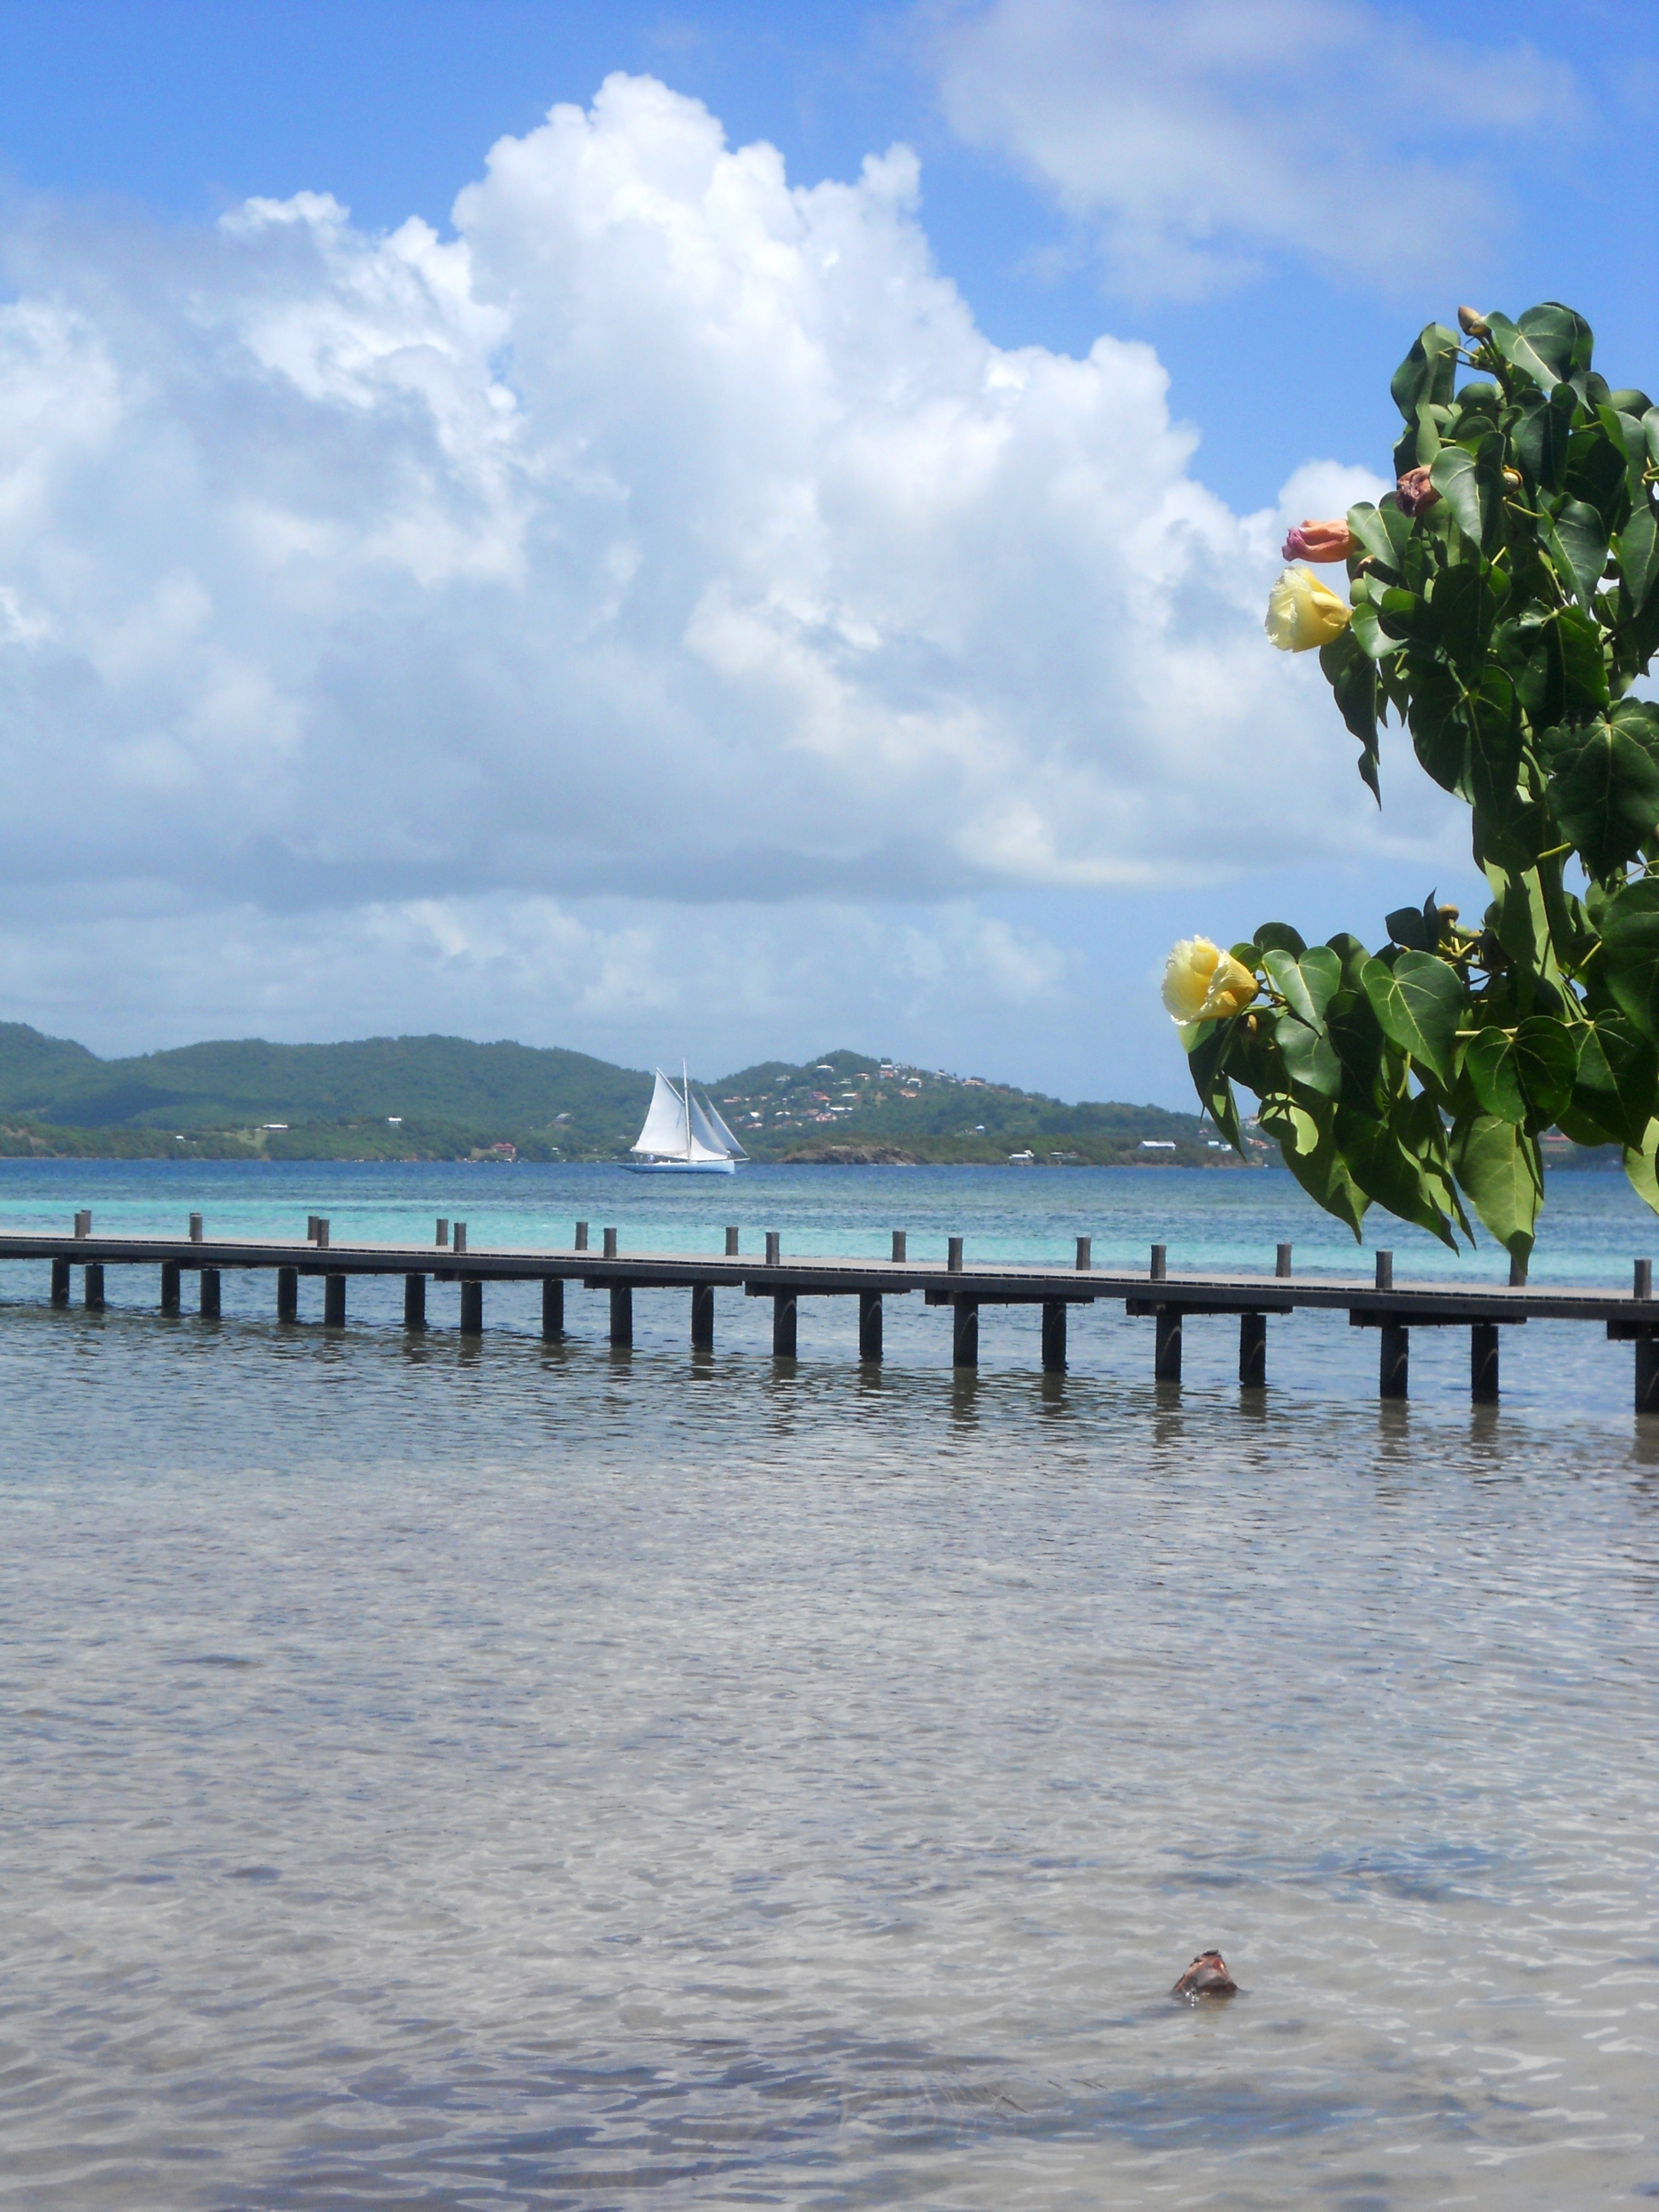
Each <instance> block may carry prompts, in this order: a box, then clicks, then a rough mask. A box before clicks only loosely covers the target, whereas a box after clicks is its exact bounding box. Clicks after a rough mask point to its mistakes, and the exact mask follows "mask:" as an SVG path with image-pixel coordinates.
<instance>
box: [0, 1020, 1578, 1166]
mask: <svg viewBox="0 0 1659 2212" xmlns="http://www.w3.org/2000/svg"><path fill="white" fill-rule="evenodd" d="M651 1081H652V1078H651V1076H650V1074H649V1072H647V1071H642V1070H639V1069H633V1068H623V1067H618V1066H614V1065H612V1064H611V1063H610V1062H608V1061H603V1060H598V1059H594V1058H592V1057H590V1056H588V1055H587V1054H584V1053H578V1052H566V1051H563V1050H560V1049H557V1048H553V1049H546V1050H543V1049H539V1048H534V1047H532V1046H526V1045H518V1044H513V1043H510V1042H503V1043H495V1044H477V1043H474V1042H473V1041H471V1040H470V1039H467V1038H462V1037H376V1038H369V1039H366V1040H364V1041H361V1042H357V1043H348V1044H335V1045H279V1044H270V1043H267V1042H265V1041H263V1040H260V1039H243V1040H238V1041H230V1042H223V1043H209V1044H199V1045H185V1046H180V1047H178V1048H175V1049H173V1050H171V1051H166V1052H156V1053H147V1054H143V1055H141V1056H134V1057H133V1058H129V1059H123V1060H104V1059H100V1058H99V1057H98V1056H96V1054H95V1053H92V1052H90V1051H88V1048H86V1047H85V1046H84V1045H80V1044H75V1043H73V1042H71V1041H67V1040H65V1039H61V1038H54V1037H48V1036H45V1035H44V1034H42V1032H40V1031H39V1030H36V1029H33V1028H31V1027H29V1026H28V1025H27V1024H25V1023H20V1022H4V1023H0V1160H6V1159H102V1160H146V1159H148V1160H160V1159H174V1160H180V1159H188V1160H247V1161H259V1160H269V1161H279V1160H340V1161H350V1162H365V1161H374V1160H386V1161H457V1160H465V1161H472V1162H477V1163H480V1164H501V1165H511V1164H515V1163H516V1162H518V1161H531V1162H554V1161H557V1162H569V1163H577V1164H595V1163H600V1162H606V1161H611V1162H618V1161H623V1160H626V1158H627V1156H628V1148H629V1147H630V1145H631V1144H632V1143H633V1141H634V1137H635V1136H636V1135H637V1133H638V1129H639V1125H640V1120H641V1116H642V1115H643V1113H644V1111H645V1108H646V1104H647V1102H648V1101H649V1096H650V1091H651ZM708 1089H709V1092H710V1095H711V1096H712V1097H713V1098H714V1099H715V1101H716V1102H717V1103H718V1105H719V1108H720V1110H721V1112H722V1114H723V1115H724V1116H725V1117H726V1119H727V1121H728V1122H730V1124H731V1125H732V1127H733V1129H734V1130H735V1131H736V1133H737V1134H738V1136H739V1137H740V1138H741V1141H742V1143H743V1145H744V1148H745V1149H746V1150H747V1151H748V1152H749V1156H750V1157H751V1158H752V1159H754V1160H756V1161H757V1162H759V1163H765V1164H773V1163H775V1164H786V1165H804V1166H821V1167H867V1166H893V1167H902V1166H918V1167H920V1166H1006V1165H1008V1164H1010V1162H1014V1163H1017V1164H1020V1165H1022V1166H1029V1167H1033V1168H1037V1167H1121V1166H1140V1167H1205V1168H1228V1169H1233V1170H1239V1169H1246V1168H1254V1167H1263V1166H1272V1167H1277V1166H1279V1156H1278V1151H1277V1148H1276V1147H1272V1146H1270V1145H1268V1144H1266V1143H1264V1142H1263V1141H1262V1140H1261V1139H1259V1138H1258V1137H1256V1135H1255V1133H1254V1132H1253V1131H1250V1130H1248V1129H1247V1130H1246V1131H1245V1132H1244V1133H1243V1135H1244V1143H1245V1147H1246V1149H1245V1152H1244V1153H1243V1155H1242V1156H1241V1155H1240V1153H1239V1152H1238V1151H1235V1150H1234V1149H1233V1147H1232V1146H1231V1145H1229V1144H1227V1143H1225V1141H1223V1140H1222V1139H1221V1138H1220V1137H1219V1136H1218V1134H1217V1131H1216V1129H1215V1126H1214V1125H1213V1124H1212V1123H1210V1121H1208V1119H1207V1118H1205V1117H1204V1116H1203V1115H1202V1114H1194V1113H1179V1112H1173V1111H1171V1110H1169V1109H1167V1108H1164V1107H1160V1106H1135V1105H1128V1104H1125V1103H1121V1102H1087V1101H1086V1102H1079V1103H1076V1104H1070V1103H1067V1102H1065V1101H1064V1100H1062V1099H1056V1098H1049V1097H1047V1096H1045V1095H1043V1094H1041V1093H1039V1092H1031V1091H1022V1090H1018V1089H1017V1088H1015V1087H1013V1086H1011V1085H1009V1084H1002V1083H992V1082H989V1081H987V1080H986V1079H983V1078H980V1077H978V1076H962V1075H956V1074H953V1073H951V1072H949V1071H946V1070H943V1069H923V1068H918V1067H914V1066H911V1065H910V1064H907V1063H905V1062H902V1061H894V1060H890V1059H884V1058H883V1057H882V1056H879V1054H870V1053H859V1052H853V1051H849V1050H838V1051H834V1052H830V1053H826V1054H825V1055H824V1056H822V1057H821V1058H819V1059H818V1060H816V1061H811V1062H804V1063H802V1064H799V1065H796V1064H793V1063H789V1062H786V1061H781V1060H769V1061H764V1062H762V1063H760V1064H757V1065H756V1066H754V1067H749V1068H743V1069H740V1070H739V1071H737V1072H736V1073H735V1074H733V1075H729V1076H726V1077H724V1078H722V1079H718V1080H715V1081H713V1082H710V1084H709V1085H708ZM1547 1156H1548V1159H1549V1164H1551V1165H1552V1166H1586V1167H1589V1166H1604V1165H1613V1166H1617V1164H1618V1156H1617V1149H1616V1148H1615V1149H1614V1150H1612V1151H1611V1152H1610V1153H1609V1156H1608V1157H1607V1158H1605V1159H1604V1158H1603V1157H1602V1156H1601V1154H1600V1153H1597V1152H1592V1151H1587V1150H1581V1149H1580V1148H1578V1147H1577V1146H1571V1145H1568V1144H1567V1143H1566V1142H1565V1141H1564V1140H1563V1141H1561V1142H1560V1143H1559V1144H1556V1145H1551V1146H1550V1147H1549V1148H1548V1154H1547Z"/></svg>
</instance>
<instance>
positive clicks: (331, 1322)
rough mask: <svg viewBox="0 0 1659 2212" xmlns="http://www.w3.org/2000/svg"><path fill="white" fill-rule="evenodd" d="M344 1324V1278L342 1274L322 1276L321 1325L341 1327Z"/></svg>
mask: <svg viewBox="0 0 1659 2212" xmlns="http://www.w3.org/2000/svg"><path fill="white" fill-rule="evenodd" d="M345 1325H346V1279H345V1277H344V1276H343V1275H325V1276H324V1277H323V1326H324V1328H326V1329H343V1328H344V1327H345Z"/></svg>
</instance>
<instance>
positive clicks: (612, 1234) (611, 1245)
mask: <svg viewBox="0 0 1659 2212" xmlns="http://www.w3.org/2000/svg"><path fill="white" fill-rule="evenodd" d="M604 1256H605V1257H606V1259H608V1260H614V1259H615V1257H616V1256H617V1233H616V1231H615V1230H614V1229H607V1230H606V1231H605V1250H604Z"/></svg>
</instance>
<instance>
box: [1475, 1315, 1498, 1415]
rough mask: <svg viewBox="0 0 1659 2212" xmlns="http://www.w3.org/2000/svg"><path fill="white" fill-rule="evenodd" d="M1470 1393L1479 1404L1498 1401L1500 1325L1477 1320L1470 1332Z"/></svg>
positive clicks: (1484, 1404) (1490, 1403)
mask: <svg viewBox="0 0 1659 2212" xmlns="http://www.w3.org/2000/svg"><path fill="white" fill-rule="evenodd" d="M1469 1394H1470V1396H1471V1398H1472V1399H1473V1400H1474V1402H1475V1403H1476V1404H1477V1405H1478V1406H1495V1405H1496V1404H1497V1402H1498V1325H1497V1323H1496V1322H1495V1321H1477V1322H1475V1323H1474V1324H1473V1325H1472V1326H1471V1329H1470V1332H1469Z"/></svg>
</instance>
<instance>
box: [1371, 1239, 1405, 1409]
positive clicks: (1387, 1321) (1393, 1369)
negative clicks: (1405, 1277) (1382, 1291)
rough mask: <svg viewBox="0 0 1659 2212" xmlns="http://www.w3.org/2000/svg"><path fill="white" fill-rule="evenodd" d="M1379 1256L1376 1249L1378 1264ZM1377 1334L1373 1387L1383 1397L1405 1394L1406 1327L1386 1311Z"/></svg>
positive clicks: (1380, 1258)
mask: <svg viewBox="0 0 1659 2212" xmlns="http://www.w3.org/2000/svg"><path fill="white" fill-rule="evenodd" d="M1383 1257H1384V1255H1383V1254H1382V1253H1380V1252H1379V1254H1378V1255H1377V1260H1378V1264H1379V1267H1380V1265H1381V1263H1382V1260H1383ZM1392 1287H1393V1286H1392V1285H1385V1288H1392ZM1378 1334H1379V1336H1380V1337H1381V1339H1382V1344H1381V1347H1380V1349H1379V1354H1378V1362H1377V1388H1378V1392H1379V1395H1381V1396H1382V1397H1385V1398H1406V1397H1409V1396H1410V1388H1409V1383H1410V1363H1411V1332H1410V1330H1409V1328H1407V1326H1406V1325H1405V1323H1404V1322H1403V1321H1402V1320H1399V1319H1398V1318H1397V1317H1395V1316H1394V1314H1392V1313H1386V1314H1385V1315H1384V1316H1383V1323H1382V1327H1381V1328H1380V1329H1379V1331H1378Z"/></svg>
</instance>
